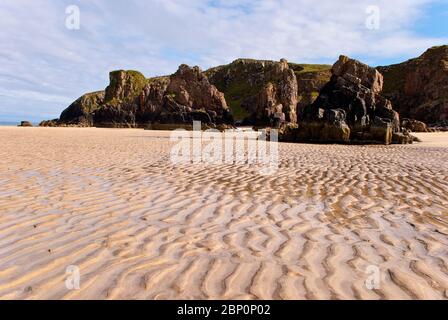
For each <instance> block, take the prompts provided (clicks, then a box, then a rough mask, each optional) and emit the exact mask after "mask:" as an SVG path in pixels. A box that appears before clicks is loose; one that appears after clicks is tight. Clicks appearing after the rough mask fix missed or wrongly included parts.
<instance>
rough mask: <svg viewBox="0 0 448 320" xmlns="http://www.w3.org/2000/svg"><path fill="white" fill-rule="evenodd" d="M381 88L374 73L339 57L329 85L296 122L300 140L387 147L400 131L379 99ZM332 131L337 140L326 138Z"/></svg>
mask: <svg viewBox="0 0 448 320" xmlns="http://www.w3.org/2000/svg"><path fill="white" fill-rule="evenodd" d="M382 85H383V77H382V75H381V74H380V73H379V72H378V71H377V70H376V69H374V68H371V67H369V66H367V65H365V64H363V63H361V62H359V61H356V60H353V59H350V58H348V57H345V56H341V57H340V58H339V60H338V61H337V62H336V63H335V64H334V66H333V69H332V77H331V79H330V82H328V83H327V84H326V85H325V86H324V87H323V88H322V90H321V92H320V94H319V97H318V98H317V99H316V100H315V102H314V103H313V104H311V105H309V106H307V107H305V108H304V110H303V113H302V114H301V117H300V118H299V128H298V130H299V131H300V130H303V131H304V132H305V133H303V134H300V135H299V138H300V140H304V141H316V140H317V141H328V140H331V141H333V140H334V141H338V140H339V141H340V142H348V141H352V142H355V141H360V142H369V143H370V142H372V143H375V142H376V143H385V144H389V143H391V141H392V134H393V132H398V131H399V130H400V122H399V121H400V120H399V116H398V113H397V112H395V111H394V110H393V109H392V104H391V102H390V101H389V100H387V99H386V98H384V97H383V96H381V95H380V92H381V90H382ZM330 127H332V128H333V129H331V130H330V129H329V128H330ZM347 128H348V130H347ZM333 130H336V131H337V132H340V135H341V136H340V139H337V138H338V136H337V135H336V134H334V133H332V135H331V137H332V139H329V138H328V132H329V131H333ZM347 131H348V135H349V138H348V139H347ZM342 132H343V134H342Z"/></svg>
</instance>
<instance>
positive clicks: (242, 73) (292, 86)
mask: <svg viewBox="0 0 448 320" xmlns="http://www.w3.org/2000/svg"><path fill="white" fill-rule="evenodd" d="M206 74H207V76H208V78H209V79H210V82H211V83H212V84H213V85H215V86H216V87H217V88H218V89H219V90H220V91H222V92H223V93H224V95H225V98H226V100H227V103H228V104H229V107H230V109H231V110H232V113H233V114H234V116H235V119H237V120H240V121H242V120H244V123H245V124H248V125H249V124H250V125H257V126H270V125H273V124H274V123H276V122H278V121H279V119H282V118H284V119H285V122H291V123H295V122H296V121H297V115H296V107H297V101H298V100H297V99H298V85H297V79H296V76H295V74H294V71H293V70H292V69H290V68H289V65H288V62H287V61H286V60H284V59H282V60H281V61H280V62H275V61H264V60H251V59H238V60H235V61H234V62H232V63H231V64H228V65H225V66H220V67H216V68H212V69H209V70H207V71H206Z"/></svg>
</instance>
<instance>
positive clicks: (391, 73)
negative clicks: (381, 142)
mask: <svg viewBox="0 0 448 320" xmlns="http://www.w3.org/2000/svg"><path fill="white" fill-rule="evenodd" d="M378 70H379V71H380V72H381V73H382V74H383V75H384V90H383V94H384V95H385V96H386V97H387V98H388V99H390V100H391V101H392V102H393V105H394V108H395V109H396V110H397V111H398V112H399V113H400V115H401V116H402V117H405V118H410V119H416V120H419V121H423V122H425V123H435V122H439V121H443V120H448V46H446V45H445V46H440V47H433V48H430V49H428V50H427V51H426V52H425V53H424V54H423V55H421V56H420V57H418V58H415V59H411V60H409V61H407V62H403V63H400V64H396V65H391V66H386V67H378Z"/></svg>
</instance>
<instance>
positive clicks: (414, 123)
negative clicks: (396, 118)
mask: <svg viewBox="0 0 448 320" xmlns="http://www.w3.org/2000/svg"><path fill="white" fill-rule="evenodd" d="M401 127H402V128H404V129H407V130H409V131H412V132H429V129H428V127H427V125H426V123H424V122H422V121H418V120H415V119H407V118H405V119H403V121H402V122H401Z"/></svg>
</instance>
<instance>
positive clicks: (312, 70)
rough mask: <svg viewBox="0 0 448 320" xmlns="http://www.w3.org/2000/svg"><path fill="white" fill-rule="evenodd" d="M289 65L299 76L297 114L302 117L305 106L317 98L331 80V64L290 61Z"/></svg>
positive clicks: (297, 76)
mask: <svg viewBox="0 0 448 320" xmlns="http://www.w3.org/2000/svg"><path fill="white" fill-rule="evenodd" d="M289 67H290V68H291V69H293V70H294V73H295V75H296V78H297V85H298V92H299V96H298V103H297V116H298V117H300V116H301V114H302V112H303V110H304V108H305V107H306V106H308V105H310V104H312V103H313V102H314V101H315V100H316V99H317V97H318V96H319V93H320V90H322V88H323V87H324V86H325V85H326V84H327V83H328V82H329V81H330V78H331V65H326V64H295V63H289Z"/></svg>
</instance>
